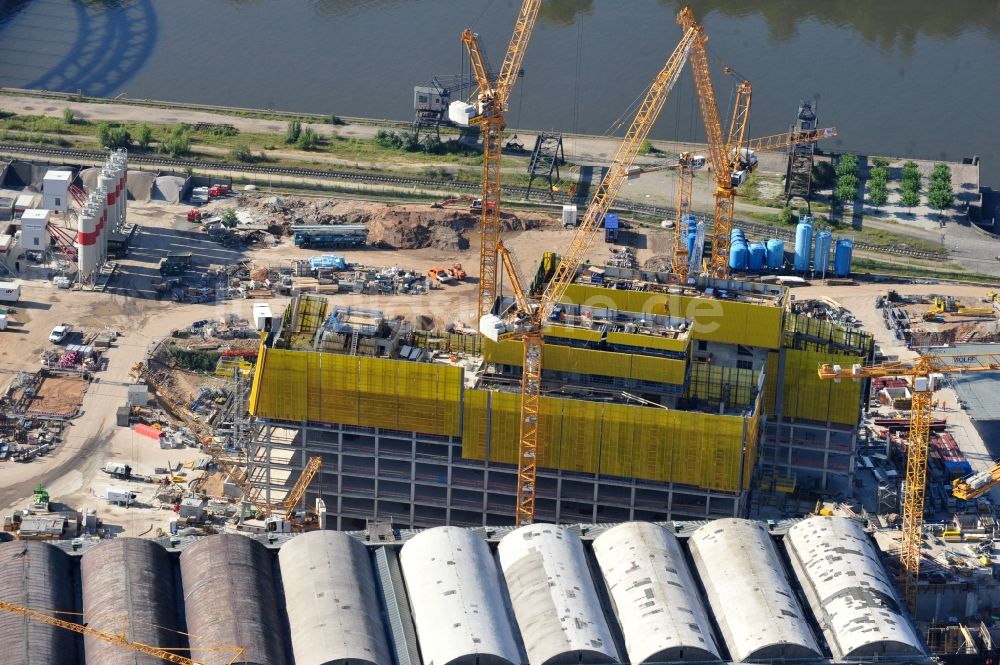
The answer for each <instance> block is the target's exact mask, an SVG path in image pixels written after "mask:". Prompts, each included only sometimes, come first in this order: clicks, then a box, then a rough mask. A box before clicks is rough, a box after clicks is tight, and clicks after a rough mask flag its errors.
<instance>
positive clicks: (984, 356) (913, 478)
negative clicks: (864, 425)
mask: <svg viewBox="0 0 1000 665" xmlns="http://www.w3.org/2000/svg"><path fill="white" fill-rule="evenodd" d="M997 370H1000V354H995V353H980V354H940V355H931V354H927V355H922V356H920V357H919V358H918V359H917V360H915V361H913V362H899V361H894V362H889V363H880V364H877V365H860V364H858V365H854V366H852V367H850V368H844V367H841V366H840V365H829V364H824V365H821V366H820V367H819V378H820V379H824V380H833V381H840V380H841V379H845V378H846V379H870V378H880V377H887V376H900V377H912V379H913V381H912V391H911V392H912V394H913V404H912V406H911V407H910V429H909V446H908V449H907V453H906V486H905V488H904V489H903V529H902V543H901V545H900V552H899V565H900V570H899V582H900V586H901V587H902V589H903V596H904V598H905V599H906V603H907V605H909V607H910V610H911V611H912V612H916V607H917V582H918V580H919V578H920V557H921V553H920V549H921V543H922V540H923V529H924V498H925V492H926V486H927V453H928V446H929V443H930V435H931V417H932V409H931V398H932V396H933V391H934V389H935V386H934V385H932V382H931V380H930V376H931V374H964V373H968V372H995V371H997Z"/></svg>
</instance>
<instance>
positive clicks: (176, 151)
mask: <svg viewBox="0 0 1000 665" xmlns="http://www.w3.org/2000/svg"><path fill="white" fill-rule="evenodd" d="M160 152H163V153H166V154H168V155H170V156H171V157H183V156H184V155H187V154H188V153H190V152H191V134H190V133H188V130H187V128H186V127H184V125H175V126H174V127H173V129H171V130H170V134H169V135H168V136H167V138H166V139H165V140H163V141H160Z"/></svg>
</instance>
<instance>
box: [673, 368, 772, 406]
mask: <svg viewBox="0 0 1000 665" xmlns="http://www.w3.org/2000/svg"><path fill="white" fill-rule="evenodd" d="M757 380H758V379H757V374H756V373H755V372H754V371H753V370H749V369H738V368H735V367H719V366H718V365H709V364H708V363H700V362H695V363H691V377H690V381H689V383H688V385H689V386H690V394H691V397H695V398H697V399H703V400H708V401H710V402H719V401H721V400H722V397H723V394H722V393H723V389H725V390H726V392H727V396H726V400H727V403H728V404H731V405H738V406H749V404H750V402H751V401H752V400H753V396H754V393H755V392H756V388H757Z"/></svg>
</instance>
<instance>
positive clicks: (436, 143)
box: [420, 134, 444, 155]
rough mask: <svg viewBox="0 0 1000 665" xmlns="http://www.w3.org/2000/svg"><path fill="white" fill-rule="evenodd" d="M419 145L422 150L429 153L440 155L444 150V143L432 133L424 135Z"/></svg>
mask: <svg viewBox="0 0 1000 665" xmlns="http://www.w3.org/2000/svg"><path fill="white" fill-rule="evenodd" d="M420 147H421V149H423V151H424V152H426V153H428V154H431V155H440V154H441V153H443V152H444V144H443V143H441V139H439V138H438V137H437V136H435V135H434V134H428V135H427V136H425V137H424V140H423V141H421V142H420Z"/></svg>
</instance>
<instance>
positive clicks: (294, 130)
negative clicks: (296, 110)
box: [285, 120, 302, 145]
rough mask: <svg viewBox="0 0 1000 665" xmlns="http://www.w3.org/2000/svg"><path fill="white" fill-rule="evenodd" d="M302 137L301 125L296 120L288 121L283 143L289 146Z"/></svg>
mask: <svg viewBox="0 0 1000 665" xmlns="http://www.w3.org/2000/svg"><path fill="white" fill-rule="evenodd" d="M301 135H302V123H301V122H299V121H298V120H289V121H288V127H286V128H285V143H288V144H289V145H291V144H293V143H295V142H296V141H298V140H299V137H300V136H301Z"/></svg>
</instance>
